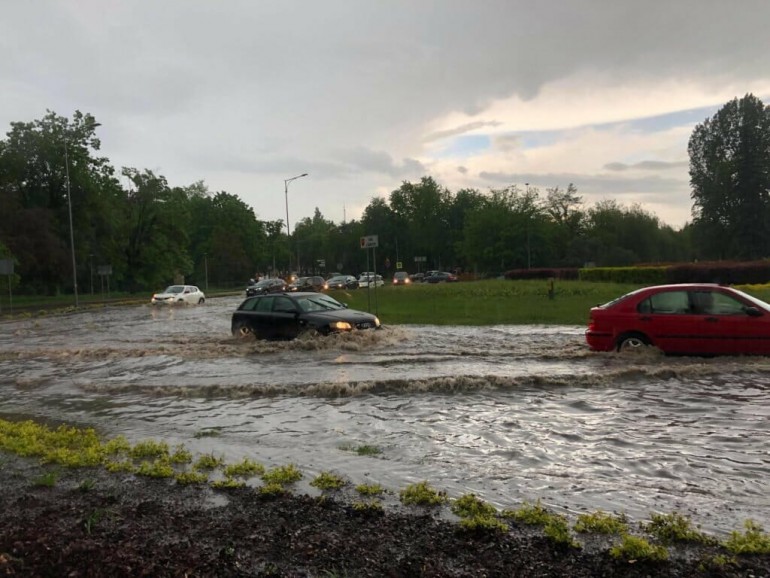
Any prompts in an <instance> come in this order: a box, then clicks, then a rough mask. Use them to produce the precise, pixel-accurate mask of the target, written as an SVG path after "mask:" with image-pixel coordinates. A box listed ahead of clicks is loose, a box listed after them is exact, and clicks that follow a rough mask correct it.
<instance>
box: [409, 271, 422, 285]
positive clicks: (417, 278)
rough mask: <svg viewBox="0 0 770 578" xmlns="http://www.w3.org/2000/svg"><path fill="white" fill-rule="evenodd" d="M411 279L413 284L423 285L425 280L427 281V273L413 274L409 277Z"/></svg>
mask: <svg viewBox="0 0 770 578" xmlns="http://www.w3.org/2000/svg"><path fill="white" fill-rule="evenodd" d="M409 279H410V280H411V281H412V283H422V281H423V279H425V273H412V274H411V275H409Z"/></svg>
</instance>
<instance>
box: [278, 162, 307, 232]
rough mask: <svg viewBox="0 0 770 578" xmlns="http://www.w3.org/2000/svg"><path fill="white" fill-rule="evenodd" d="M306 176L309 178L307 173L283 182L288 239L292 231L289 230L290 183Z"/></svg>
mask: <svg viewBox="0 0 770 578" xmlns="http://www.w3.org/2000/svg"><path fill="white" fill-rule="evenodd" d="M306 176H307V173H302V174H301V175H297V176H296V177H292V178H290V179H284V181H283V192H284V194H285V195H286V236H287V237H289V236H291V229H290V228H289V183H290V182H292V181H295V180H297V179H301V178H302V177H306Z"/></svg>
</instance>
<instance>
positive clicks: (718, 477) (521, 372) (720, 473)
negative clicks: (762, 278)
mask: <svg viewBox="0 0 770 578" xmlns="http://www.w3.org/2000/svg"><path fill="white" fill-rule="evenodd" d="M240 300H241V299H240V298H237V297H229V298H218V299H211V300H209V301H208V302H207V303H206V304H205V305H204V306H200V307H195V306H192V307H179V308H153V307H151V306H149V305H147V306H139V307H114V308H107V309H101V310H94V311H83V312H79V313H77V314H70V315H58V316H51V317H43V318H36V319H25V320H17V321H11V322H4V323H0V417H2V418H5V419H19V418H33V419H37V420H46V421H50V422H52V423H62V422H63V423H67V424H71V425H77V426H81V427H83V426H92V427H95V428H97V430H98V431H100V432H101V433H102V434H103V435H105V436H106V437H113V436H115V435H118V434H123V435H125V436H126V437H128V438H129V440H131V441H133V442H136V441H139V440H141V439H148V438H155V439H164V440H166V441H168V442H169V443H170V444H178V443H183V444H185V445H186V446H187V447H188V448H189V449H190V450H192V451H193V452H200V453H203V452H215V453H217V454H220V455H223V456H224V457H225V458H226V459H227V460H228V461H236V460H240V459H241V458H243V457H249V458H251V459H254V460H257V461H260V462H262V463H264V464H265V465H267V466H273V465H279V464H281V465H283V464H288V463H293V464H296V465H297V466H298V467H299V468H300V469H301V470H302V471H303V472H304V473H305V477H306V480H307V479H312V477H314V476H315V475H316V474H317V473H318V472H320V471H324V470H333V471H336V472H338V473H340V474H342V475H344V476H346V477H347V478H348V479H350V480H351V481H353V482H355V483H363V482H369V483H375V482H376V483H380V484H381V485H383V486H384V487H386V488H388V489H390V490H393V491H398V490H399V489H402V488H404V487H405V486H406V485H407V484H410V483H414V482H416V481H421V480H428V481H429V482H430V483H431V485H433V486H434V487H436V488H438V489H443V490H446V491H447V492H448V493H449V495H450V496H452V497H459V496H460V495H462V494H464V493H468V492H473V493H476V494H477V495H479V496H480V497H482V498H483V499H485V500H487V501H489V502H491V503H493V504H494V505H496V506H497V507H499V508H517V507H519V506H520V505H521V504H522V503H523V502H525V501H527V502H534V501H536V500H538V499H540V500H541V502H542V503H543V505H545V506H547V507H550V508H553V509H555V510H557V511H560V512H562V513H565V514H567V515H568V516H570V517H574V516H575V515H576V514H578V513H581V512H586V511H589V512H593V511H595V510H598V509H601V510H604V511H609V512H611V511H615V512H624V513H626V514H627V515H628V516H629V517H630V518H631V519H632V520H634V521H641V520H645V519H648V517H649V514H650V513H651V512H662V513H669V512H673V511H677V512H680V513H682V514H684V515H687V516H690V517H691V518H692V520H693V521H694V522H695V523H696V524H698V525H700V527H701V528H702V529H704V530H706V531H710V532H712V533H715V534H718V535H719V534H725V533H727V532H730V531H731V530H734V529H738V528H740V527H742V524H743V521H744V520H745V519H747V518H751V519H754V520H756V521H757V522H759V523H760V524H762V525H764V526H765V527H767V526H768V525H770V436H769V435H768V434H770V358H761V357H757V358H714V359H699V358H687V357H680V358H667V357H664V356H660V355H657V354H655V353H653V352H647V353H642V354H638V353H630V354H623V355H619V354H614V353H612V354H610V353H592V352H589V351H588V349H587V347H586V345H585V341H584V338H583V327H577V326H494V327H456V326H449V327H442V326H433V325H404V326H393V327H388V326H387V319H384V320H383V321H384V323H385V325H386V326H385V328H384V329H383V330H381V331H369V332H360V333H358V334H355V335H344V336H331V337H328V338H317V337H316V338H307V339H300V340H297V341H294V342H282V343H264V342H255V341H253V340H249V341H245V342H243V341H238V340H236V339H235V338H233V337H231V336H230V315H231V313H232V311H233V310H234V309H235V308H236V306H237V305H238V303H239V302H240ZM211 433H217V434H218V435H216V436H210V435H208V434H211ZM362 445H368V446H376V447H378V448H380V449H381V450H382V452H381V453H380V454H379V455H377V456H360V455H358V454H357V453H356V452H355V451H351V450H352V449H355V448H357V447H360V446H362Z"/></svg>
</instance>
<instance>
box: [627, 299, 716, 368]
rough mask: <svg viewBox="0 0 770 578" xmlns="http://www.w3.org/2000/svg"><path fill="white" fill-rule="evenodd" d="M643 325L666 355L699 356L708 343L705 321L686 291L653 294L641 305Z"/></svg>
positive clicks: (640, 311) (654, 342)
mask: <svg viewBox="0 0 770 578" xmlns="http://www.w3.org/2000/svg"><path fill="white" fill-rule="evenodd" d="M638 310H639V313H640V314H641V315H640V320H641V323H643V325H644V327H645V331H646V334H647V335H648V336H649V337H650V339H651V340H652V342H653V344H654V345H655V346H656V347H658V348H659V349H661V350H662V351H665V352H666V353H699V352H700V351H701V350H703V348H704V346H705V344H704V341H703V337H702V335H701V320H700V318H699V317H698V316H697V315H694V314H693V312H692V310H691V307H690V296H689V294H688V292H687V291H685V290H683V289H674V290H664V291H660V292H658V293H653V294H652V295H650V296H649V298H648V299H647V300H645V301H643V302H642V303H640V304H639V308H638Z"/></svg>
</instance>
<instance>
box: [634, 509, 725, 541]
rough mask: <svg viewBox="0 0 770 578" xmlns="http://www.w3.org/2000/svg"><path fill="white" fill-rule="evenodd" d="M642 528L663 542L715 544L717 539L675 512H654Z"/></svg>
mask: <svg viewBox="0 0 770 578" xmlns="http://www.w3.org/2000/svg"><path fill="white" fill-rule="evenodd" d="M641 527H642V529H643V530H644V531H645V532H648V533H649V534H652V535H653V536H655V537H656V538H658V540H660V541H661V542H662V543H663V544H673V543H674V542H693V543H696V544H715V543H716V540H715V539H714V538H710V537H709V536H707V535H706V534H704V533H703V532H700V531H699V530H696V529H695V528H693V526H692V522H691V521H690V519H689V518H687V517H685V516H682V515H681V514H677V513H676V512H673V513H671V514H653V515H652V516H651V521H650V522H649V523H648V524H641Z"/></svg>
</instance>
